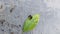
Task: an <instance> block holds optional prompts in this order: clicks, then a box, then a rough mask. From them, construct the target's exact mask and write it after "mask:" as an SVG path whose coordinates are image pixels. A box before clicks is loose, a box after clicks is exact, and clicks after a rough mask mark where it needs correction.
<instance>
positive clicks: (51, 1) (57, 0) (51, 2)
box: [44, 0, 60, 9]
mask: <svg viewBox="0 0 60 34" xmlns="http://www.w3.org/2000/svg"><path fill="white" fill-rule="evenodd" d="M44 2H45V3H46V4H47V7H52V8H58V9H60V0H44Z"/></svg>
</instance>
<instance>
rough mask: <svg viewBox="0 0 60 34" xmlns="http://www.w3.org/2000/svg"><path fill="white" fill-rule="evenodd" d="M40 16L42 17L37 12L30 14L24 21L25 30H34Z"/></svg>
mask: <svg viewBox="0 0 60 34" xmlns="http://www.w3.org/2000/svg"><path fill="white" fill-rule="evenodd" d="M39 17H40V15H39V14H35V15H33V16H31V15H29V16H28V18H27V19H26V20H25V22H24V25H23V28H22V30H23V32H27V31H30V30H33V28H34V27H35V26H36V25H37V24H38V21H39Z"/></svg>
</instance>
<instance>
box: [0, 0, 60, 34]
mask: <svg viewBox="0 0 60 34" xmlns="http://www.w3.org/2000/svg"><path fill="white" fill-rule="evenodd" d="M53 1H54V0H53ZM55 1H58V0H55ZM52 3H53V2H52V0H51V1H50V2H49V0H0V34H21V33H22V26H23V23H24V21H25V19H26V18H27V17H28V15H30V14H31V15H34V14H40V15H41V16H40V20H39V23H38V25H37V27H35V28H34V29H33V30H32V31H29V32H25V33H24V34H60V8H56V7H55V5H57V4H54V3H53V4H52ZM58 5H59V4H58Z"/></svg>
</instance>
